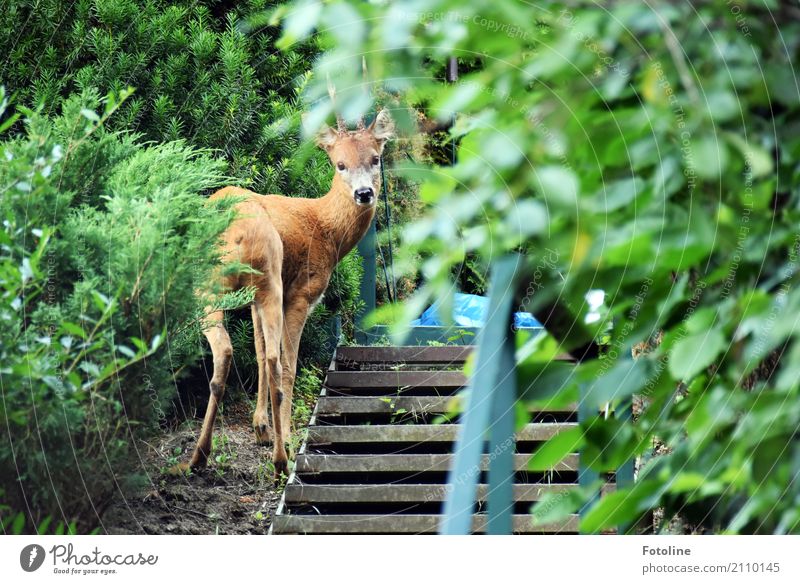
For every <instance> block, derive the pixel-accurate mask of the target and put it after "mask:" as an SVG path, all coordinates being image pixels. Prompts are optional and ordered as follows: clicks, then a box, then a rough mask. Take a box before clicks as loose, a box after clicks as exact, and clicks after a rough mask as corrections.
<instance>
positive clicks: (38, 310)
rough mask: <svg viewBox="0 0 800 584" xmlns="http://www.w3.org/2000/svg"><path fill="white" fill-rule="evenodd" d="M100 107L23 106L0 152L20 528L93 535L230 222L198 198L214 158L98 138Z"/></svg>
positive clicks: (1, 412)
mask: <svg viewBox="0 0 800 584" xmlns="http://www.w3.org/2000/svg"><path fill="white" fill-rule="evenodd" d="M123 97H124V96H123ZM100 107H101V103H100V100H99V99H98V97H97V94H96V93H95V92H92V91H86V92H84V93H83V94H82V95H81V96H76V97H72V98H69V99H67V100H66V101H65V102H64V104H63V113H62V114H61V115H59V116H56V117H54V118H48V117H46V116H44V115H41V114H39V113H35V112H31V111H28V112H27V116H26V118H25V120H24V128H25V134H24V135H23V136H18V137H8V138H6V139H5V141H3V142H2V143H0V157H2V160H3V164H2V165H0V193H2V197H0V217H2V219H3V221H4V230H3V231H2V232H0V233H2V235H0V238H2V240H0V275H1V276H2V277H0V282H2V288H1V289H0V290H1V291H2V293H1V294H0V363H1V365H0V391H2V400H1V401H0V419H2V420H3V424H4V426H5V427H6V431H5V432H4V434H6V437H5V438H4V440H3V441H2V442H0V468H3V469H4V471H3V473H2V477H0V497H2V498H1V499H0V514H2V520H3V522H4V525H5V523H6V521H9V520H10V518H11V515H10V513H11V512H12V510H13V511H26V515H27V518H26V519H25V523H26V529H28V530H32V529H34V526H35V525H36V526H38V525H40V523H41V522H42V521H43V520H45V519H46V518H47V517H54V518H56V519H57V520H58V521H61V522H63V523H64V524H69V523H72V522H73V520H78V524H79V526H81V528H82V529H85V528H86V527H88V526H90V525H93V523H95V522H96V516H95V513H99V512H100V511H102V509H103V508H104V506H105V505H106V504H107V503H108V500H109V496H110V495H111V493H112V492H113V490H114V489H115V484H118V483H119V482H124V480H125V479H126V478H127V477H128V476H129V475H130V474H131V472H132V469H133V467H132V465H131V460H130V455H131V454H132V450H131V445H132V444H133V443H134V439H135V438H137V437H139V436H142V435H143V432H147V431H150V430H151V429H152V428H153V427H154V426H157V424H158V423H159V422H163V420H164V418H165V416H166V412H168V411H169V403H170V400H171V399H172V398H173V397H174V393H175V392H174V374H175V372H176V371H179V370H180V369H181V368H183V367H185V366H187V365H188V364H190V363H192V362H193V361H195V360H196V359H197V356H198V355H199V350H200V344H199V343H198V342H197V341H198V337H199V332H200V319H199V317H200V315H201V314H202V312H201V308H202V307H200V306H199V305H198V299H197V297H196V296H195V294H194V291H195V290H196V289H197V288H198V287H200V285H201V284H203V283H207V282H208V281H209V278H210V275H211V270H212V269H213V267H214V265H215V264H216V263H217V262H218V259H217V251H216V241H217V238H218V236H219V234H220V233H221V232H222V230H224V229H225V227H226V226H227V225H228V223H229V221H230V219H231V216H232V215H231V213H232V212H231V211H230V210H227V211H225V212H220V211H221V210H224V208H223V207H220V205H205V204H204V201H205V199H204V198H203V197H200V196H199V193H201V192H204V191H208V190H209V189H212V188H214V187H216V186H218V185H220V184H222V183H223V182H224V181H225V178H226V177H225V176H224V175H223V169H224V166H225V165H224V163H223V162H221V161H217V160H214V159H212V158H211V157H210V156H209V155H208V153H206V152H202V151H199V150H197V149H194V148H191V147H188V146H186V145H185V144H184V143H182V142H169V143H165V144H159V145H148V146H144V145H141V143H140V142H139V141H138V140H137V138H138V137H137V136H136V135H135V134H130V133H116V132H111V131H108V130H107V129H106V128H104V122H105V121H106V120H107V119H108V118H109V116H110V115H111V113H112V112H113V111H114V110H116V109H117V108H118V107H119V100H115V99H113V98H108V99H107V100H105V107H104V110H102V111H101V113H100V114H98V113H96V111H97V110H98V108H100ZM0 119H2V112H0ZM228 206H229V205H228Z"/></svg>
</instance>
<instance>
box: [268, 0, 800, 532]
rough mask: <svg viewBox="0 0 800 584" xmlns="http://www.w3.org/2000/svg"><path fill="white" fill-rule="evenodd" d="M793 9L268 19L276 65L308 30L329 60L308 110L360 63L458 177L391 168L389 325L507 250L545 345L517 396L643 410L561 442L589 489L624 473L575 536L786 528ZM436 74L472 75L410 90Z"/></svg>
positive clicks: (433, 11) (371, 12)
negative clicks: (423, 127)
mask: <svg viewBox="0 0 800 584" xmlns="http://www.w3.org/2000/svg"><path fill="white" fill-rule="evenodd" d="M310 6H314V7H316V8H315V9H310ZM795 10H796V8H795V7H793V6H792V5H791V3H789V2H745V1H741V2H729V3H710V2H708V3H705V2H704V3H672V2H654V3H647V4H643V3H633V2H630V3H628V2H619V3H611V4H610V5H608V6H606V7H600V6H596V5H593V4H590V3H580V2H579V3H570V4H569V5H568V6H566V5H565V4H564V3H560V2H543V3H537V4H536V6H533V5H531V4H528V3H520V2H515V1H512V0H499V1H498V0H491V1H489V0H478V1H476V2H470V3H466V4H465V3H463V2H455V1H454V0H426V1H425V2H422V1H420V0H406V1H398V2H391V3H382V2H376V3H365V2H357V1H346V2H345V1H337V2H330V3H324V4H322V3H317V2H306V1H300V2H296V3H295V4H294V5H293V6H292V7H291V8H289V9H287V10H286V11H285V12H284V14H283V18H284V22H285V27H284V38H283V43H284V44H286V45H291V43H292V42H297V41H302V40H303V39H304V38H306V37H307V36H308V35H311V34H312V33H313V34H321V35H323V36H324V38H326V39H327V41H326V42H327V43H329V45H330V47H331V49H330V50H329V51H327V52H326V54H325V55H324V57H323V58H322V59H321V60H320V62H319V63H318V65H317V72H318V75H317V77H318V78H319V79H320V83H318V84H312V85H311V86H309V88H308V94H309V96H310V97H311V98H312V99H313V98H315V97H317V96H320V95H322V94H323V92H324V83H323V82H322V81H323V80H324V79H325V76H326V74H330V75H331V76H332V77H333V78H334V79H335V80H336V82H337V86H342V87H345V88H346V87H354V88H355V87H357V83H356V80H357V77H358V74H359V71H360V61H361V58H362V55H367V58H368V63H369V68H370V71H372V73H373V75H375V76H376V77H379V78H382V79H385V80H386V84H387V87H388V90H389V91H393V92H397V93H402V94H404V95H405V96H407V97H408V99H410V100H411V101H412V102H417V103H424V104H426V106H427V107H428V108H429V111H432V112H436V115H437V117H438V118H439V119H441V120H446V119H448V118H449V117H451V116H453V115H456V116H457V123H456V125H455V127H454V128H453V129H452V130H451V134H452V136H453V137H454V138H455V139H457V140H458V142H459V147H458V162H457V164H456V165H455V166H452V167H436V168H428V167H424V166H422V165H420V166H419V167H417V168H412V169H410V170H408V171H407V175H408V176H410V177H412V178H415V179H417V180H420V181H421V182H422V186H421V192H420V196H421V198H422V200H423V201H424V202H425V203H426V204H427V205H428V212H427V214H426V216H425V217H424V218H422V219H421V220H420V221H417V222H415V223H414V224H412V225H410V226H409V228H408V229H406V230H405V233H404V240H403V248H404V249H407V250H411V251H413V252H415V253H423V255H424V257H425V258H426V259H425V260H424V261H423V263H422V265H421V271H422V273H423V274H424V276H425V278H426V283H425V285H424V287H423V288H422V289H421V290H420V292H419V294H418V296H417V298H416V299H415V300H412V301H411V302H409V303H408V304H407V306H408V311H407V314H406V318H408V317H412V316H413V315H414V314H415V313H416V312H417V311H418V310H419V308H420V306H423V305H424V304H425V302H426V301H427V299H428V298H430V297H432V296H437V297H445V298H446V297H447V296H448V295H451V294H452V291H453V286H452V283H451V274H452V267H453V266H454V265H458V264H460V263H461V262H463V261H464V260H465V258H467V257H469V256H470V255H471V254H474V255H475V256H477V257H479V258H480V259H481V260H482V261H484V262H487V263H488V262H489V261H491V260H492V259H493V258H496V257H498V256H499V255H501V254H504V253H506V252H509V251H514V250H520V251H523V252H524V254H525V261H526V263H527V267H528V269H529V272H530V274H531V277H530V282H529V286H528V289H527V290H524V291H522V294H521V295H524V298H523V299H522V301H523V302H522V303H523V304H525V305H527V306H529V307H530V308H532V309H533V310H534V312H536V314H537V315H541V316H540V320H543V321H547V325H548V328H549V330H550V332H551V333H552V334H551V335H549V336H546V337H539V338H537V339H535V340H533V341H531V343H533V346H532V347H530V348H529V350H526V351H524V355H525V359H524V361H522V362H521V363H520V364H519V374H520V376H521V378H522V379H521V382H522V384H523V385H524V386H526V387H527V386H531V385H532V386H533V387H534V389H537V382H536V379H537V377H536V376H539V375H541V376H542V377H541V379H546V380H547V382H548V383H549V384H551V385H550V386H549V387H544V386H543V384H542V383H541V382H539V383H538V391H546V390H549V391H552V390H553V389H554V387H553V386H552V384H556V387H557V388H558V389H559V395H560V396H561V398H564V397H565V396H566V398H570V397H571V398H577V395H578V388H579V387H580V386H582V387H583V388H584V389H585V390H587V391H588V392H589V395H590V399H592V400H593V405H594V406H597V407H602V406H603V405H604V404H605V403H606V402H610V403H611V405H612V409H613V408H616V409H617V410H618V411H621V410H623V409H624V408H625V406H626V405H629V404H630V403H631V400H632V399H633V396H637V399H638V400H640V401H641V403H642V404H643V405H642V409H641V411H640V412H637V414H638V415H637V418H638V419H636V420H635V422H633V421H627V420H624V419H617V418H614V417H613V416H611V417H606V416H599V417H596V418H593V419H591V420H589V421H587V422H585V423H584V424H583V425H582V436H581V438H580V440H577V439H576V440H575V441H574V442H572V443H573V444H582V451H583V453H584V455H585V456H587V455H591V456H588V460H589V461H590V462H591V466H592V467H593V468H595V469H596V470H608V468H609V465H613V464H614V463H617V462H619V461H620V460H624V459H625V458H627V457H630V456H640V457H641V458H642V460H643V465H642V468H641V469H640V471H639V475H638V481H637V483H636V484H635V486H633V487H631V488H628V489H624V490H621V491H619V492H618V493H617V494H615V495H614V496H613V497H606V498H603V499H602V500H601V501H600V502H599V503H598V504H597V505H596V506H595V507H594V508H593V510H592V511H591V512H590V513H589V514H588V515H587V516H586V517H585V519H584V527H585V528H586V529H589V530H599V529H603V528H605V527H608V526H609V525H611V524H618V523H623V522H626V521H633V520H635V519H637V518H638V517H639V516H640V515H641V514H643V513H645V512H647V511H648V510H653V509H656V508H660V509H663V510H664V512H665V516H666V519H667V520H669V519H671V518H673V517H675V516H678V515H680V516H683V517H684V518H686V519H687V520H688V521H689V522H690V524H691V525H693V526H695V528H697V529H701V528H714V529H717V530H724V531H732V532H777V533H783V532H797V531H798V530H800V514H799V512H798V509H800V481H798V473H800V442H798V440H797V428H798V425H800V399H798V398H799V397H800V396H799V395H798V391H799V390H798V386H799V385H800V384H798V373H800V369H798V367H800V342H799V341H798V338H797V336H798V334H799V333H800V328H799V327H798V325H797V319H796V314H797V312H798V311H797V310H795V308H796V306H797V305H798V303H800V289H799V288H798V286H797V283H798V277H799V276H798V235H797V225H798V220H799V219H800V211H799V209H800V192H798V188H797V182H798V159H799V157H800V134H798V132H797V128H798V123H800V116H799V114H800V99H799V97H800V92H798V85H797V83H796V79H795V72H794V71H793V68H792V66H793V63H794V62H795V61H796V59H797V57H798V43H800V34H798V33H800V30H799V29H800V25H798V23H797V20H796V18H793V17H792V16H791V15H792V14H793V12H794V11H795ZM451 56H455V57H457V58H458V59H459V60H462V61H464V62H471V63H476V66H475V67H474V68H471V70H470V71H469V72H467V73H465V74H463V75H462V76H461V78H460V79H459V80H458V81H457V82H455V83H452V84H446V83H444V82H443V80H442V79H441V78H435V77H433V76H431V75H429V74H427V72H428V71H429V70H430V64H431V62H435V63H438V64H439V66H440V67H442V66H443V64H444V63H445V61H446V59H448V58H449V57H451ZM343 101H344V103H347V104H349V105H348V106H347V107H343V108H342V111H343V113H344V114H345V115H346V116H349V117H355V116H357V115H358V112H359V109H362V110H363V109H365V108H366V107H368V105H369V104H368V101H367V100H364V99H361V101H359V100H358V94H357V91H356V89H354V90H353V92H352V93H351V94H350V95H349V97H345V98H344V100H343ZM328 109H329V106H327V105H324V104H323V105H321V106H320V107H319V108H318V110H319V111H318V112H317V114H316V115H317V116H318V118H322V117H323V116H325V115H327V113H328ZM597 289H600V290H603V291H605V295H604V301H603V303H602V305H600V306H592V305H590V302H589V301H588V300H587V292H589V291H590V290H597ZM556 316H557V317H558V318H556ZM592 342H595V343H599V344H600V345H602V347H601V348H602V358H601V359H598V360H594V361H586V362H584V363H581V364H580V365H578V366H577V367H576V368H575V370H574V371H568V372H563V371H558V372H555V373H553V372H551V371H550V366H549V365H548V363H549V361H548V356H552V355H555V354H556V353H557V352H558V351H562V350H570V349H575V348H576V347H582V346H586V344H587V343H592ZM633 353H636V355H637V357H636V358H635V359H634V358H633V357H632V354H633ZM531 376H533V377H531ZM654 443H656V444H658V445H659V447H658V449H659V456H652V450H653V444H654ZM539 462H541V461H539ZM568 502H569V503H570V505H561V506H560V509H561V510H562V511H563V512H567V511H572V510H574V509H575V508H577V506H579V505H580V504H581V503H583V500H581V499H580V498H579V497H578V498H571V499H570V501H568Z"/></svg>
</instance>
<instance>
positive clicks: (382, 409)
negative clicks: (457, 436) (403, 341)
mask: <svg viewBox="0 0 800 584" xmlns="http://www.w3.org/2000/svg"><path fill="white" fill-rule="evenodd" d="M454 399H455V398H453V397H452V396H405V395H401V396H395V397H372V396H371V397H363V396H359V397H353V396H336V397H331V396H326V397H321V398H319V401H318V402H317V410H316V413H317V415H322V416H326V415H341V414H398V412H400V410H405V412H400V413H404V414H415V415H419V414H444V413H447V412H448V411H449V408H448V406H449V404H450V402H452V401H453V400H454ZM528 411H530V412H531V413H552V414H562V415H563V414H572V413H575V412H576V411H577V405H576V404H570V405H568V406H566V407H559V408H552V409H550V408H541V407H533V406H531V407H530V408H529V410H528Z"/></svg>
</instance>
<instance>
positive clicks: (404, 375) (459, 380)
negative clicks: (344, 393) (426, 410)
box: [325, 371, 467, 389]
mask: <svg viewBox="0 0 800 584" xmlns="http://www.w3.org/2000/svg"><path fill="white" fill-rule="evenodd" d="M466 384H467V378H466V377H465V376H464V374H463V373H462V372H461V371H329V372H328V377H327V379H326V381H325V385H326V386H327V387H334V388H336V387H347V388H353V389H356V388H396V389H402V388H410V387H425V388H441V389H459V388H461V387H464V386H465V385H466Z"/></svg>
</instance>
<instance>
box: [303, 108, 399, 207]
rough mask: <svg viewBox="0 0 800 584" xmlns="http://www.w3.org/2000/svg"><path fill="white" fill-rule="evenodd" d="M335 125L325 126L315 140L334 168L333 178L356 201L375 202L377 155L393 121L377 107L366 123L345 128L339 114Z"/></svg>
mask: <svg viewBox="0 0 800 584" xmlns="http://www.w3.org/2000/svg"><path fill="white" fill-rule="evenodd" d="M337 121H338V124H337V129H336V130H334V129H333V128H331V127H328V126H325V127H323V128H322V130H320V132H319V134H318V135H317V144H318V145H319V147H320V148H322V149H323V150H325V152H327V153H328V158H330V160H331V163H332V164H333V166H334V168H335V169H336V178H335V179H334V181H336V180H339V181H340V182H341V184H343V185H344V189H345V190H346V192H347V193H348V194H352V197H353V201H355V204H356V205H360V206H363V207H370V206H372V205H374V204H375V200H376V197H375V193H376V192H377V191H378V188H379V185H380V175H381V173H380V169H381V156H382V154H383V147H384V145H385V144H386V142H387V141H388V140H389V139H390V138H391V137H392V136H393V135H394V122H393V121H392V118H391V116H390V115H389V112H387V111H386V110H381V111H380V112H378V115H377V116H375V121H373V122H372V124H370V126H369V127H364V124H363V122H360V123H359V126H358V127H359V129H357V130H355V131H348V130H347V127H346V126H345V125H344V122H343V120H341V118H339V119H338V120H337Z"/></svg>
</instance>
